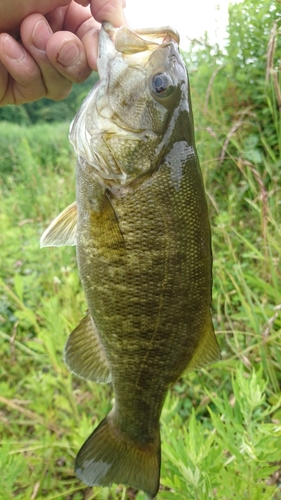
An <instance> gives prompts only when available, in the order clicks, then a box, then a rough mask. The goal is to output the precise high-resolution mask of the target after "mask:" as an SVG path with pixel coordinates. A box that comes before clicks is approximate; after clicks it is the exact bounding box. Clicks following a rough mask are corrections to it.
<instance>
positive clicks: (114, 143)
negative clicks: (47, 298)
mask: <svg viewBox="0 0 281 500" xmlns="http://www.w3.org/2000/svg"><path fill="white" fill-rule="evenodd" d="M178 44H179V38H178V35H177V33H176V32H175V31H173V30H172V29H171V28H169V27H165V28H160V29H151V30H149V29H148V30H139V31H137V32H133V31H131V30H129V29H128V28H126V27H121V28H117V29H115V28H113V27H112V26H111V25H110V24H109V23H103V25H102V30H101V34H100V43H99V58H98V71H99V76H100V81H99V83H98V85H96V86H95V87H94V88H93V89H92V91H91V92H90V93H89V95H88V96H87V97H86V99H85V100H84V102H83V104H82V106H81V108H80V110H79V112H78V113H77V115H76V117H75V119H74V121H73V122H72V125H71V128H70V136H69V137H70V142H71V143H72V145H73V147H74V149H75V152H76V153H77V201H76V203H73V204H72V205H70V207H68V208H66V209H65V210H64V211H63V212H62V213H61V214H60V215H59V216H58V217H57V218H56V219H55V220H54V221H53V223H52V224H51V225H50V227H49V228H48V229H47V230H46V231H45V233H44V235H43V236H42V238H41V246H61V245H75V244H76V248H77V260H78V267H79V273H80V277H81V282H82V286H83V289H84V292H85V296H86V300H87V304H88V308H89V313H88V315H87V316H86V317H85V318H84V319H83V320H82V321H81V323H80V324H79V325H78V327H77V328H76V329H75V330H74V331H73V332H72V333H71V335H70V337H69V339H68V341H67V344H66V347H65V360H66V363H67V365H68V367H69V369H70V370H71V371H72V372H73V373H75V374H76V375H78V376H80V377H83V378H86V379H89V380H93V381H98V382H110V381H111V382H112V385H113V389H114V394H115V401H114V406H113V408H112V410H111V412H110V413H109V414H108V415H107V416H106V417H105V419H104V420H103V421H102V422H101V423H100V424H99V426H98V427H97V428H96V429H95V430H94V432H93V433H92V434H91V435H90V437H89V438H88V439H87V441H86V442H85V443H84V445H83V446H82V448H81V449H80V451H79V453H78V455H77V458H76V462H75V471H76V475H77V476H78V478H80V479H81V480H82V481H83V482H84V483H86V484H88V485H91V486H92V485H102V486H107V485H110V484H111V483H123V484H126V485H130V486H132V487H135V488H137V489H142V490H144V491H145V492H146V493H147V494H148V495H149V496H150V497H154V496H155V495H156V494H157V492H158V488H159V474H160V456H161V454H160V423H159V421H160V415H161V411H162V407H163V404H164V400H165V397H166V393H167V391H168V388H169V386H170V385H171V384H172V383H174V382H175V381H176V380H177V379H178V378H179V377H180V375H181V374H182V373H183V371H184V370H186V369H187V370H193V369H197V368H200V367H203V366H205V365H206V364H208V363H210V362H212V361H215V360H217V359H218V358H219V348H218V345H217V342H216V339H215V335H214V330H213V325H212V319H211V312H210V308H211V287H212V255H211V236H210V226H209V217H208V209H207V203H206V198H205V192H204V186H203V181H202V175H201V171H200V166H199V162H198V157H197V153H196V147H195V140H194V128H193V117H192V109H191V100H190V92H189V83H188V77H187V72H186V68H185V65H184V62H183V60H182V57H181V55H180V53H179V47H178Z"/></svg>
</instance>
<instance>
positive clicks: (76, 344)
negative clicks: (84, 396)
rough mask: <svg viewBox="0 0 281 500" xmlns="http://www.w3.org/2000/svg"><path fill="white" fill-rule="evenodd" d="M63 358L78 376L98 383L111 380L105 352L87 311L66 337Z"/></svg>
mask: <svg viewBox="0 0 281 500" xmlns="http://www.w3.org/2000/svg"><path fill="white" fill-rule="evenodd" d="M64 359H65V363H66V365H67V366H68V368H69V370H70V371H71V372H72V373H74V374H75V375H78V377H81V378H85V379H87V380H92V381H94V382H100V383H108V382H110V381H111V374H110V369H109V365H108V361H107V358H106V354H105V351H104V348H103V346H102V343H101V340H100V338H99V334H98V332H97V329H96V327H95V324H94V321H93V318H92V316H91V315H90V314H89V313H88V314H87V316H85V318H83V319H82V321H81V322H80V323H79V325H78V326H77V327H76V328H75V330H73V332H72V333H71V334H70V336H69V337H68V340H67V342H66V345H65V350H64Z"/></svg>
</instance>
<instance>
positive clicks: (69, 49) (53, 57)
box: [46, 31, 91, 83]
mask: <svg viewBox="0 0 281 500" xmlns="http://www.w3.org/2000/svg"><path fill="white" fill-rule="evenodd" d="M46 51H47V56H48V60H49V61H50V63H51V64H52V66H53V68H54V69H55V70H56V71H57V72H58V73H59V74H60V75H62V76H64V77H65V78H67V79H69V80H70V81H71V82H75V83H81V82H84V81H85V80H86V78H88V76H89V75H90V74H91V68H90V66H89V64H88V62H87V57H86V52H85V49H84V46H83V43H82V42H81V40H79V38H78V37H76V36H75V35H74V34H73V33H70V32H68V31H58V32H57V33H54V34H53V36H52V38H50V40H49V41H48V44H47V48H46Z"/></svg>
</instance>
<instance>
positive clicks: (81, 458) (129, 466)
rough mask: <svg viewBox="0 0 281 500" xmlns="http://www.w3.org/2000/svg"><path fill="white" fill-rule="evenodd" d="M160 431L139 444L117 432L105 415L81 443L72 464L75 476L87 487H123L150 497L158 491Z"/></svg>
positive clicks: (112, 420)
mask: <svg viewBox="0 0 281 500" xmlns="http://www.w3.org/2000/svg"><path fill="white" fill-rule="evenodd" d="M160 456H161V454H160V432H159V431H158V432H157V437H156V439H155V440H154V442H153V443H149V444H145V445H143V444H142V445H140V444H138V443H136V442H134V441H133V440H131V439H130V438H128V437H127V436H126V434H125V433H124V432H121V431H120V430H119V429H118V427H117V426H116V425H115V423H114V418H113V417H112V415H108V416H107V417H106V418H105V419H104V420H102V422H101V423H100V424H99V426H98V427H97V428H96V429H95V430H94V432H93V433H92V434H91V436H90V437H89V438H88V439H87V441H85V443H84V444H83V446H82V448H81V449H80V451H79V452H78V455H77V457H76V461H75V473H76V476H77V477H78V478H79V479H80V480H81V481H82V482H83V483H85V484H87V485H89V486H110V485H111V484H112V483H116V484H120V483H121V484H126V485H129V486H131V487H133V488H136V489H139V490H143V491H144V492H145V493H146V494H147V495H148V496H149V497H150V498H154V497H155V496H156V494H157V492H158V489H159V476H160V461H161V458H160Z"/></svg>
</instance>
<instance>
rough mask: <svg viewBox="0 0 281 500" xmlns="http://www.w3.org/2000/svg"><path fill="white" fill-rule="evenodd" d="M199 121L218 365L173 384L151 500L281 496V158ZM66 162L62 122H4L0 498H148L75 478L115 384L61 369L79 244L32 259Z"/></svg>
mask: <svg viewBox="0 0 281 500" xmlns="http://www.w3.org/2000/svg"><path fill="white" fill-rule="evenodd" d="M194 99H195V101H198V102H199V96H197V95H196V91H195V93H194ZM199 104H200V103H199ZM195 112H196V113H197V116H196V123H197V124H199V125H197V137H198V149H199V155H200V158H201V164H202V168H203V175H204V179H205V182H206V188H207V193H208V197H209V201H210V214H211V223H212V231H213V251H214V293H213V296H214V300H213V309H214V324H215V329H216V333H217V336H218V341H219V343H220V346H221V350H222V359H221V361H219V362H218V363H216V364H215V365H213V366H212V367H206V369H203V370H201V371H199V372H196V373H195V372H194V373H192V374H190V375H188V376H184V377H183V378H182V379H181V380H180V381H179V382H178V383H177V384H176V385H175V386H173V387H172V388H171V391H170V393H169V396H168V398H167V401H166V404H165V408H164V410H163V415H162V473H161V490H160V493H159V495H158V498H159V500H161V499H167V500H168V499H174V500H186V499H188V500H193V499H194V500H205V499H218V500H228V499H237V500H241V499H247V500H267V499H268V500H269V499H275V500H280V499H281V491H280V477H281V462H280V459H281V453H280V449H281V390H280V382H281V375H280V365H281V347H280V331H281V271H280V269H281V262H280V261H281V250H280V249H281V233H280V220H281V217H280V211H281V189H280V180H279V175H278V169H279V168H280V156H279V152H278V151H277V150H274V154H271V153H272V152H271V150H270V148H269V147H268V151H267V150H266V149H265V151H266V153H265V154H264V156H263V157H262V163H261V162H260V157H257V154H258V152H257V150H256V149H255V139H254V138H252V139H251V137H250V138H248V146H247V147H248V149H247V148H246V147H245V137H243V141H242V137H241V136H240V137H239V136H237V134H234V133H233V134H232V135H231V134H230V136H229V129H227V125H224V123H223V121H222V120H219V117H218V116H217V117H216V116H214V114H213V113H212V110H209V111H208V110H206V116H205V118H206V120H207V122H209V123H211V129H210V128H209V129H208V130H207V128H206V127H205V126H203V124H202V123H201V122H200V120H199V111H198V110H196V106H195ZM208 112H210V113H211V115H212V116H210V115H209V116H208ZM276 126H278V127H279V126H280V123H279V122H278V121H277V122H276ZM218 128H219V129H220V138H219V139H218V135H217V133H216V130H217V129H218ZM279 130H280V129H279ZM221 137H224V140H223V139H221ZM227 140H228V142H227ZM251 140H252V142H251ZM226 142H227V143H226ZM246 145H247V143H246ZM222 153H223V154H224V156H225V157H224V158H221V155H222ZM255 153H256V157H255ZM251 154H252V156H251ZM74 163H75V159H74V157H73V155H72V152H71V150H70V146H69V145H68V142H67V125H64V124H62V125H61V124H60V125H59V124H58V125H55V126H54V125H51V126H42V125H41V126H39V125H38V126H33V127H29V128H21V127H17V126H15V125H9V124H4V123H3V124H0V169H1V179H2V180H1V213H0V227H1V233H0V245H1V256H0V258H1V270H0V273H1V274H0V344H1V353H2V357H1V366H0V370H1V378H0V435H1V449H0V469H1V474H0V499H1V500H8V499H10V498H16V499H18V500H34V499H37V500H39V499H40V500H41V499H43V498H44V499H46V500H55V499H57V500H69V499H72V500H82V499H84V500H92V499H97V500H105V499H107V500H109V499H112V500H114V499H122V500H125V499H128V500H129V499H133V498H136V499H137V500H143V499H144V498H145V496H144V494H143V493H141V492H139V493H137V492H134V491H132V490H130V489H128V490H126V489H125V488H122V487H118V486H112V488H110V489H108V488H104V489H101V488H86V487H85V486H84V485H82V484H81V483H80V482H79V481H77V480H76V479H75V477H74V474H73V462H74V458H75V455H76V453H77V451H78V449H79V447H80V445H81V444H82V443H83V442H84V440H85V438H86V437H87V436H88V435H89V434H90V432H91V431H92V429H93V427H94V426H95V425H96V424H97V423H98V422H99V420H100V419H101V418H102V417H103V416H104V415H105V414H106V413H107V412H108V411H109V409H110V407H111V400H112V397H113V394H112V391H111V388H110V386H108V387H107V386H99V385H97V384H93V383H87V382H85V381H82V380H79V379H77V378H75V377H73V376H72V375H71V374H70V373H69V372H68V370H67V369H66V367H65V366H64V364H63V360H62V352H63V347H64V344H65V341H66V338H67V336H68V335H69V333H70V332H71V331H72V329H73V328H74V327H75V326H76V325H77V323H78V322H79V320H80V319H81V317H82V316H83V313H84V311H85V308H86V306H85V301H84V296H83V293H82V290H81V287H80V285H79V278H78V274H77V266H76V261H75V249H73V248H69V247H67V248H63V249H56V248H52V249H43V250H39V238H40V235H41V234H42V232H43V230H44V229H45V228H46V226H47V225H48V224H49V222H50V221H51V220H52V219H53V218H54V216H56V215H57V214H58V213H59V212H60V211H61V210H62V209H63V208H65V207H66V206H67V205H68V204H70V203H71V202H72V201H73V199H74V196H75V195H74V192H75V186H74V183H75V181H74ZM278 221H279V224H278Z"/></svg>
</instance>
